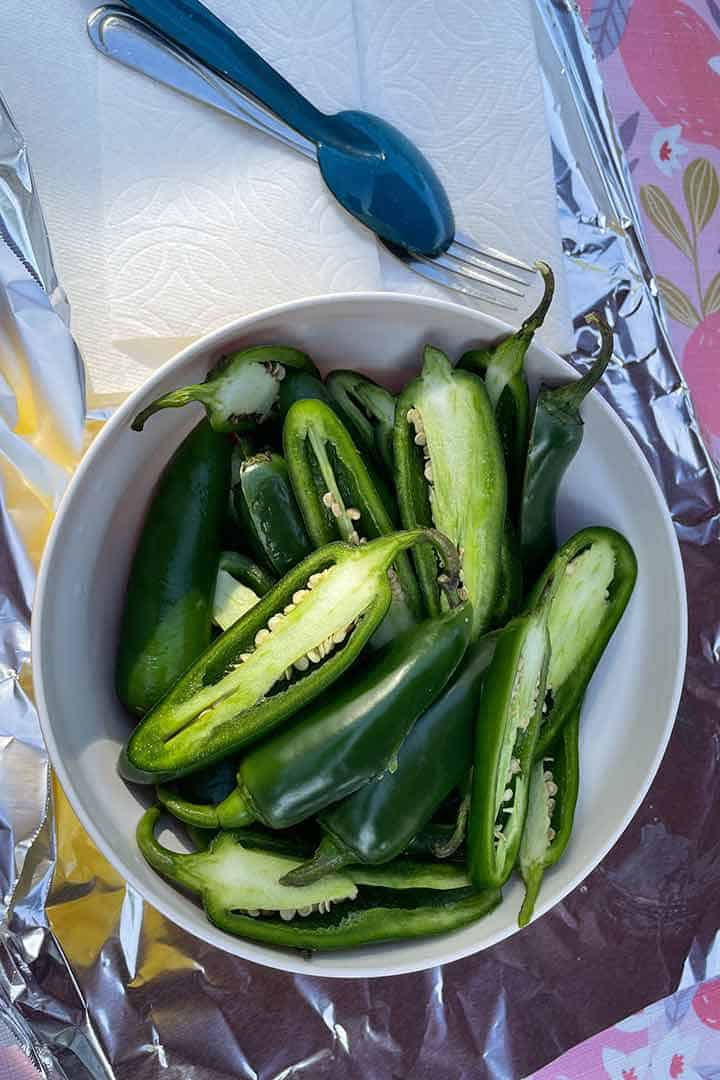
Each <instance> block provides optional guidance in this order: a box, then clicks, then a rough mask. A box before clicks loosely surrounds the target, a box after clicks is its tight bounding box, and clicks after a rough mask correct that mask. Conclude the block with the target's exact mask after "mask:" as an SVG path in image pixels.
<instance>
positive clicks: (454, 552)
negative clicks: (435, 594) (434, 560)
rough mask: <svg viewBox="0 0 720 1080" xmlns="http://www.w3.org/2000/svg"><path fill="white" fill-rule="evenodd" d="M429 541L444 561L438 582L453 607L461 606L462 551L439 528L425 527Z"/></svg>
mask: <svg viewBox="0 0 720 1080" xmlns="http://www.w3.org/2000/svg"><path fill="white" fill-rule="evenodd" d="M423 531H424V532H425V533H427V540H428V543H430V544H432V545H433V547H434V548H435V550H436V551H437V552H438V553H439V555H440V558H441V559H442V561H443V572H442V574H440V575H439V576H438V584H439V585H440V588H441V589H442V590H443V592H444V593H445V595H446V596H447V600H448V603H449V605H450V607H451V608H455V607H459V606H460V604H461V603H462V600H461V598H460V570H461V565H460V553H459V552H458V549H457V548H456V547H455V545H454V544H453V542H452V540H450V539H449V537H447V536H445V534H444V533H441V532H440V531H439V529H424V530H423Z"/></svg>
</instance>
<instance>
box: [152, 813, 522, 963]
mask: <svg viewBox="0 0 720 1080" xmlns="http://www.w3.org/2000/svg"><path fill="white" fill-rule="evenodd" d="M158 817H159V810H157V809H156V808H154V807H153V808H151V809H150V810H148V811H147V812H146V813H145V814H144V815H143V817H142V818H141V820H140V823H139V825H138V829H137V840H138V844H139V846H140V850H141V851H142V853H143V855H144V856H145V858H146V859H147V861H148V863H149V864H150V865H151V866H152V867H153V868H154V869H155V870H157V871H158V873H160V874H162V875H163V877H165V878H167V879H168V880H169V881H171V882H173V883H174V884H178V885H180V886H181V887H182V888H184V889H188V890H190V891H191V892H194V893H196V894H199V895H200V896H201V898H202V902H203V906H204V908H205V912H206V914H207V916H208V918H209V919H210V921H211V922H212V923H214V925H215V926H217V927H219V929H221V930H225V931H227V932H228V933H231V934H235V935H238V936H240V937H244V938H248V939H250V940H252V941H263V942H266V943H267V944H270V945H284V946H287V947H289V948H297V949H303V950H313V951H314V950H317V949H343V948H352V947H354V946H358V945H365V944H368V943H369V942H372V941H389V940H393V939H398V938H413V937H425V936H427V935H430V934H439V933H443V932H445V931H449V930H455V929H457V928H458V927H461V926H466V925H467V924H468V923H471V922H475V921H476V920H477V919H480V918H482V917H483V916H484V915H487V914H488V913H489V912H490V911H492V910H493V908H495V907H496V906H497V904H498V903H499V902H500V899H501V895H500V893H499V892H498V891H496V890H491V891H487V892H482V893H477V892H475V891H474V890H473V889H472V888H471V887H469V886H468V885H467V878H466V877H465V875H464V874H463V872H462V870H461V869H460V868H459V867H455V866H447V865H438V864H435V865H433V864H429V865H425V866H422V865H419V864H413V863H403V864H392V865H390V866H388V867H387V868H381V869H370V870H367V871H366V870H364V869H363V868H361V867H359V868H357V869H356V870H353V871H352V872H347V873H344V874H328V875H326V876H325V877H324V878H322V879H321V880H320V881H318V882H316V883H315V884H313V885H306V886H302V887H298V888H292V887H288V886H286V885H279V884H278V879H279V878H280V877H281V876H282V875H284V874H287V873H288V872H289V871H290V870H291V869H292V868H293V866H295V865H297V860H296V859H293V858H292V857H289V856H286V855H283V854H279V853H272V852H269V851H260V850H257V849H255V850H253V849H251V848H248V847H245V846H243V845H242V843H241V842H240V841H239V840H238V838H237V835H236V834H234V833H228V832H221V833H219V834H218V835H217V837H216V838H215V839H214V840H213V841H212V843H211V845H210V847H209V848H208V849H207V851H200V852H195V853H193V854H191V855H181V854H178V853H177V852H174V851H170V850H168V849H167V848H164V847H163V846H162V845H161V844H159V843H158V841H157V840H156V839H155V836H154V828H155V824H156V822H157V820H158ZM366 881H367V882H368V884H367V885H366V884H365V882H366Z"/></svg>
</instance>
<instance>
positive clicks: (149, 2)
mask: <svg viewBox="0 0 720 1080" xmlns="http://www.w3.org/2000/svg"><path fill="white" fill-rule="evenodd" d="M126 7H128V8H130V10H131V11H134V12H136V13H137V14H138V15H140V16H141V17H142V18H143V19H145V21H146V22H148V23H150V25H151V26H154V27H155V29H156V30H159V31H160V33H162V34H164V35H165V36H166V37H167V38H169V39H170V40H171V41H173V42H175V43H176V44H177V45H180V46H181V47H182V48H183V49H185V50H186V51H187V52H189V53H190V54H191V55H192V56H194V57H195V58H196V59H197V60H199V61H201V63H203V64H205V65H206V66H207V67H209V68H211V69H212V70H213V71H216V72H218V73H219V74H220V75H222V76H223V77H224V78H226V79H228V80H229V81H230V82H231V83H233V84H235V85H236V86H239V87H241V88H242V89H244V90H247V91H249V92H250V93H251V94H252V95H253V96H254V97H256V98H257V99H258V100H259V101H261V102H263V104H265V105H266V106H267V107H268V108H269V109H271V110H272V112H274V113H276V114H277V115H278V116H279V117H281V118H282V119H283V120H285V122H286V123H288V124H289V125H290V126H291V127H293V128H295V130H296V131H299V132H300V133H301V134H302V135H304V136H305V137H306V138H307V139H310V140H312V142H314V143H324V144H325V145H329V146H337V147H342V148H344V147H345V146H346V140H345V139H344V138H343V135H342V127H343V125H342V124H340V125H339V130H338V124H337V121H336V120H335V118H334V117H331V116H327V115H326V114H325V113H322V112H320V110H319V109H316V108H315V106H314V105H313V104H312V103H311V102H309V101H308V100H307V98H305V97H303V95H302V94H300V93H298V91H297V90H296V89H295V87H294V86H291V84H290V83H289V82H288V81H287V79H284V78H283V76H282V75H280V74H279V73H278V72H277V71H275V69H274V68H272V67H270V65H269V64H268V63H267V62H266V61H265V60H263V58H262V57H261V56H260V55H259V54H258V53H256V52H255V50H254V49H251V48H250V46H249V45H247V44H246V43H245V42H244V41H243V40H242V39H241V38H239V37H238V36H237V35H236V34H234V33H233V31H232V30H231V29H230V27H229V26H227V25H226V24H225V23H224V22H222V21H221V20H220V19H218V18H217V16H215V15H213V13H212V12H211V11H209V10H208V8H206V7H205V5H204V4H201V3H200V2H199V0H126ZM338 136H339V137H338Z"/></svg>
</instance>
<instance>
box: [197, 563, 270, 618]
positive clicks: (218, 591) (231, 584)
mask: <svg viewBox="0 0 720 1080" xmlns="http://www.w3.org/2000/svg"><path fill="white" fill-rule="evenodd" d="M228 567H232V568H233V569H234V571H235V573H233V572H232V570H229V569H228ZM272 586H273V579H272V578H271V577H270V576H269V575H268V574H266V573H265V571H264V570H262V569H261V568H260V567H259V566H258V565H257V564H256V563H254V562H253V561H252V560H251V559H248V557H247V556H246V555H241V554H239V552H235V551H224V552H223V553H222V554H221V556H220V563H219V565H218V572H217V578H216V579H215V593H214V598H213V616H212V617H213V622H214V623H215V625H216V626H219V627H220V629H221V630H227V629H228V627H230V626H232V624H233V623H234V622H237V620H238V619H239V618H240V616H241V615H244V614H245V612H246V611H249V610H250V608H251V607H254V606H255V604H257V602H258V600H259V599H260V597H261V596H264V595H265V593H266V592H267V591H268V590H269V589H271V588H272Z"/></svg>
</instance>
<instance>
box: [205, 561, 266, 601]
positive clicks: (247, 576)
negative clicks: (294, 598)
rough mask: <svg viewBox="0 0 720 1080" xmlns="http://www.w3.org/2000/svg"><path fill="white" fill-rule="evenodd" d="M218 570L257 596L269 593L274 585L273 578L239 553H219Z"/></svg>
mask: <svg viewBox="0 0 720 1080" xmlns="http://www.w3.org/2000/svg"><path fill="white" fill-rule="evenodd" d="M218 569H219V570H224V571H225V573H226V574H230V576H231V577H234V578H235V580H236V581H239V582H240V584H241V585H245V586H246V587H247V588H248V589H252V591H253V592H254V593H256V594H257V595H258V596H264V595H265V593H266V592H270V590H271V589H272V587H273V585H274V584H275V578H273V577H272V576H271V575H270V574H268V572H267V570H263V568H262V567H261V566H258V564H257V563H256V562H253V560H252V559H250V558H248V556H247V555H243V553H242V552H240V551H223V552H221V553H220V562H219V563H218Z"/></svg>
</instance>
